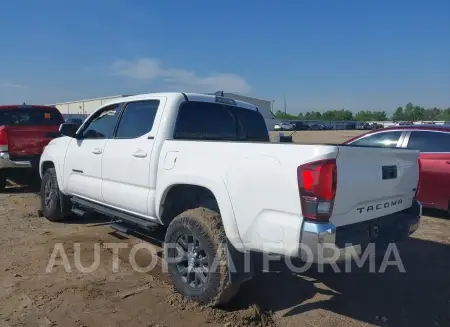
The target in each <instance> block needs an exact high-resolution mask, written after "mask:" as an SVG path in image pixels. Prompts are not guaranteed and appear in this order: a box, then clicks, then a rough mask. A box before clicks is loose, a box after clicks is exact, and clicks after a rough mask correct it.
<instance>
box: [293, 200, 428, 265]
mask: <svg viewBox="0 0 450 327" xmlns="http://www.w3.org/2000/svg"><path fill="white" fill-rule="evenodd" d="M421 216H422V204H421V203H420V202H418V201H415V202H414V203H413V205H412V206H411V207H410V208H408V209H405V210H402V211H400V212H396V213H394V214H391V215H388V216H384V217H380V218H377V219H372V220H369V221H364V222H361V223H356V224H352V225H347V226H342V227H336V226H334V225H333V224H330V223H316V222H309V221H308V222H304V223H303V226H302V230H301V243H300V244H301V247H300V249H299V256H300V258H301V259H302V260H303V261H305V262H314V263H333V262H339V261H344V260H349V259H351V258H352V256H355V255H357V256H361V254H363V253H364V251H365V250H366V249H368V248H369V246H371V247H370V249H371V250H372V249H374V250H375V251H377V250H378V251H383V250H384V249H385V247H386V246H387V245H388V244H389V243H395V242H399V241H401V240H403V239H405V238H407V237H408V236H409V235H411V234H412V233H414V232H415V231H416V230H417V229H418V228H419V225H420V220H421ZM372 244H373V246H372ZM383 252H384V251H383ZM375 254H376V255H379V254H383V253H378V254H377V253H375Z"/></svg>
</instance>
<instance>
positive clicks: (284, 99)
mask: <svg viewBox="0 0 450 327" xmlns="http://www.w3.org/2000/svg"><path fill="white" fill-rule="evenodd" d="M284 113H285V114H286V96H284Z"/></svg>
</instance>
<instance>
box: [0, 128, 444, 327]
mask: <svg viewBox="0 0 450 327" xmlns="http://www.w3.org/2000/svg"><path fill="white" fill-rule="evenodd" d="M355 133H358V132H340V131H326V132H297V133H296V134H295V136H294V140H295V141H296V142H305V143H311V142H315V143H317V142H328V143H336V142H341V141H343V140H345V139H347V138H349V137H351V136H353V135H355ZM39 201H40V200H39V197H38V195H37V189H36V187H20V186H12V187H11V188H9V189H8V190H7V192H6V193H4V194H0V235H1V237H0V253H1V259H0V327H4V326H29V327H31V326H63V327H70V326H77V327H79V326H99V327H100V326H101V327H104V326H108V327H109V326H111V327H112V326H127V327H133V326H160V327H163V326H170V327H171V326H174V327H181V326H185V327H191V326H192V327H198V326H228V327H233V326H420V327H424V326H450V219H449V218H447V216H446V215H445V214H442V213H439V212H429V211H426V212H425V214H427V217H425V218H424V221H423V224H422V226H421V228H420V229H419V231H418V232H416V233H415V234H414V235H413V237H412V238H411V239H410V240H408V241H407V242H405V243H403V244H401V246H400V254H401V258H402V261H403V264H404V267H405V269H406V273H401V272H399V271H398V269H397V267H395V266H391V267H388V269H387V271H386V272H385V273H383V274H381V273H369V272H368V269H367V267H363V268H359V269H354V270H352V272H351V273H335V272H334V271H333V270H332V269H326V270H325V272H323V273H319V272H318V271H317V269H311V270H310V271H307V272H306V273H303V274H292V273H290V272H289V271H287V270H286V269H283V268H280V270H279V271H276V270H277V269H274V271H272V272H268V273H263V272H261V273H258V274H257V275H256V277H255V278H254V279H253V280H252V281H250V282H248V283H246V284H244V285H243V287H242V288H241V291H240V292H239V294H238V296H237V297H236V299H235V301H234V302H233V303H232V304H231V305H230V306H228V307H226V308H223V309H220V310H219V309H208V308H202V307H199V306H196V305H194V304H192V303H187V302H185V301H183V300H182V299H181V297H180V296H178V295H177V294H175V293H174V292H173V290H172V287H171V285H170V283H168V280H167V277H166V275H165V274H164V272H163V271H162V270H161V267H160V265H159V264H160V260H158V266H157V267H156V268H155V269H153V270H152V271H151V272H139V271H137V270H136V269H133V268H132V265H131V263H132V262H130V259H129V258H130V256H129V249H130V245H133V244H140V242H142V241H141V239H139V238H137V237H132V236H130V237H128V238H123V237H119V236H118V235H116V234H114V233H112V230H111V229H110V228H109V227H108V226H107V221H106V220H105V219H104V218H103V217H91V218H90V219H86V218H85V219H81V218H79V219H77V220H74V221H70V222H68V223H49V222H48V221H46V220H45V219H44V218H42V217H39V215H38V209H39ZM160 237H161V235H158V234H157V233H155V235H154V239H153V238H152V239H147V241H149V242H151V243H152V244H154V245H155V246H157V245H158V240H159V239H160ZM111 242H116V243H117V242H120V243H121V244H123V245H124V246H127V247H128V249H123V250H121V251H120V256H119V257H120V259H119V262H118V263H119V264H118V271H113V264H112V261H113V260H112V259H113V252H112V250H111V249H107V248H105V244H107V243H111ZM55 244H62V245H63V247H64V249H65V253H66V255H67V258H68V262H69V264H70V266H71V268H72V271H71V272H67V271H66V270H65V269H64V267H63V266H56V267H54V269H53V270H52V271H50V272H46V268H47V266H48V263H49V259H50V257H51V254H52V252H53V250H54V247H55ZM76 244H79V246H80V252H81V256H80V257H81V263H82V264H83V265H84V266H86V267H87V266H89V265H91V264H92V263H93V262H94V251H93V249H94V247H95V246H96V244H97V245H98V246H99V248H100V250H99V252H98V253H100V264H99V266H98V268H97V269H95V271H94V272H85V273H83V272H79V271H78V270H77V269H76V266H75V261H74V260H75V258H76V257H77V256H76V255H75V253H77V248H76ZM132 258H134V256H132ZM135 258H136V261H137V263H138V264H139V265H140V266H141V267H145V266H147V264H148V263H149V262H150V260H152V258H151V256H150V255H148V252H147V251H145V250H141V251H138V252H137V254H136V256H135Z"/></svg>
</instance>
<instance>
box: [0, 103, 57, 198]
mask: <svg viewBox="0 0 450 327" xmlns="http://www.w3.org/2000/svg"><path fill="white" fill-rule="evenodd" d="M63 122H64V118H63V116H62V114H61V112H59V110H58V109H56V108H55V107H51V106H34V105H26V104H23V105H6V106H0V192H1V191H3V190H4V189H5V186H6V178H7V177H8V176H9V175H10V174H12V173H13V172H14V171H16V170H19V169H21V170H23V169H26V170H29V171H36V172H37V171H38V166H39V159H40V156H41V153H42V151H43V149H44V147H45V146H46V145H47V144H48V143H49V142H50V141H51V140H52V139H53V138H55V137H57V136H58V135H59V126H60V125H61V124H62V123H63Z"/></svg>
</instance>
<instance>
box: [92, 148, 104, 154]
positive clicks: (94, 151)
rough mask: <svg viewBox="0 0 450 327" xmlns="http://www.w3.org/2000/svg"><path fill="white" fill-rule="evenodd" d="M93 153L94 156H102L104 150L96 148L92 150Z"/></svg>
mask: <svg viewBox="0 0 450 327" xmlns="http://www.w3.org/2000/svg"><path fill="white" fill-rule="evenodd" d="M92 153H93V154H101V153H102V150H101V149H99V148H95V149H93V150H92Z"/></svg>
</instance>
